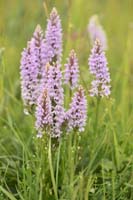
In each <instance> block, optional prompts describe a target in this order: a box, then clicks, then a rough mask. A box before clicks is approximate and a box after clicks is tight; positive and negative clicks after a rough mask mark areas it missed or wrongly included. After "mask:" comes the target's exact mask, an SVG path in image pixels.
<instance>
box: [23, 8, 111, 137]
mask: <svg viewBox="0 0 133 200" xmlns="http://www.w3.org/2000/svg"><path fill="white" fill-rule="evenodd" d="M62 52H63V50H62V27H61V20H60V17H59V15H58V12H57V10H56V9H55V8H53V9H52V11H51V13H50V17H49V19H48V21H47V27H46V31H45V33H44V31H43V30H42V28H41V26H40V25H37V27H36V29H35V31H34V34H33V37H32V38H31V40H30V41H29V42H28V43H27V47H26V48H25V49H24V50H23V52H22V57H21V65H20V76H21V93H22V99H23V103H24V106H25V108H27V110H32V111H33V113H34V115H35V119H36V120H35V128H36V130H37V133H38V134H37V136H38V137H42V136H43V134H44V133H47V134H49V135H50V136H51V137H56V138H58V137H60V136H61V135H62V133H63V130H64V129H65V130H66V131H67V132H68V133H69V132H70V131H72V130H73V129H74V130H75V129H76V130H77V131H79V132H82V131H84V128H85V125H86V120H87V99H86V96H85V91H84V89H83V87H82V86H80V85H79V74H80V73H79V64H78V59H77V55H76V53H75V51H74V50H71V51H70V54H69V57H68V58H67V63H66V64H65V65H64V68H65V70H64V71H62V69H61V68H62V63H61V61H62ZM89 65H90V72H91V74H93V75H94V76H95V77H96V79H95V80H94V81H92V89H91V90H90V91H91V95H92V96H98V95H100V96H102V97H103V96H108V95H109V94H110V86H109V83H110V75H109V72H108V68H107V61H106V57H105V55H104V52H103V49H102V46H101V45H100V42H96V43H95V44H94V47H93V49H92V54H91V56H90V58H89ZM63 72H64V73H63ZM65 84H66V85H67V86H68V87H69V89H70V90H71V91H72V93H73V96H72V99H71V102H70V105H69V108H68V110H66V109H65V107H64V85H65Z"/></svg>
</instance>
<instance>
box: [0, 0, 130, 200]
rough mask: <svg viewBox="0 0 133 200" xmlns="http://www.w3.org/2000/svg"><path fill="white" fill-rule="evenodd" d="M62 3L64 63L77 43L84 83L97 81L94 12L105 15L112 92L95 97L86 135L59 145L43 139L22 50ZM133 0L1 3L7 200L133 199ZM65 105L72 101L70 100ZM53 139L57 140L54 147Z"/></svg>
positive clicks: (0, 138)
mask: <svg viewBox="0 0 133 200" xmlns="http://www.w3.org/2000/svg"><path fill="white" fill-rule="evenodd" d="M54 6H55V7H56V8H57V10H58V12H59V14H60V17H61V19H62V26H63V37H64V38H63V39H64V43H63V47H64V54H63V62H65V61H66V60H65V59H66V56H68V53H69V51H70V50H71V49H72V48H74V49H75V51H76V52H77V55H78V58H79V64H80V72H81V83H82V84H83V86H84V88H85V89H86V95H87V94H88V88H89V86H90V74H89V71H88V64H87V62H88V61H87V59H88V56H89V54H90V48H91V46H90V43H89V38H88V33H87V24H88V21H89V17H90V16H91V15H93V14H98V15H100V17H101V22H102V24H103V26H104V28H105V30H106V32H107V37H108V43H109V49H108V51H107V57H108V62H109V69H110V73H111V79H112V81H111V85H112V94H111V97H110V98H109V99H102V101H101V102H100V107H99V116H98V123H97V134H95V133H94V123H95V118H96V116H95V115H96V101H95V98H92V97H90V96H89V95H87V98H88V121H87V126H86V129H85V132H84V133H82V134H79V133H76V132H73V133H72V134H70V135H66V136H63V137H62V139H61V140H60V142H59V143H57V142H55V141H53V140H52V141H51V140H49V139H48V138H47V136H46V138H43V139H42V140H40V139H37V138H36V132H35V129H34V120H33V118H32V117H31V116H25V115H24V112H23V103H22V100H21V92H20V75H19V65H20V57H21V51H22V49H23V48H24V47H25V46H26V42H27V40H29V39H30V38H31V36H32V33H33V31H34V29H35V27H36V25H37V24H38V23H39V24H41V26H42V27H43V28H45V26H46V16H47V15H48V14H49V12H50V11H51V9H52V8H53V7H54ZM132 8H133V1H132V0H121V1H118V0H117V1H116V0H100V1H99V0H90V1H89V0H62V1H61V0H58V1H54V0H49V1H48V0H47V1H45V3H44V4H43V1H42V0H34V1H33V0H6V1H5V0H0V200H54V199H55V200H57V199H58V200H88V199H90V200H132V199H133V163H132V161H133V160H132V159H133V158H132V152H133V135H132V122H133V115H132V114H133V110H132V109H133V101H132V98H133V92H132V91H133V89H132V88H133V74H132V73H133V53H132V52H133V13H132V12H133V11H132ZM65 101H66V105H67V104H68V102H69V101H70V99H67V98H66V99H65ZM53 144H54V145H53Z"/></svg>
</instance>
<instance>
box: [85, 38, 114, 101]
mask: <svg viewBox="0 0 133 200" xmlns="http://www.w3.org/2000/svg"><path fill="white" fill-rule="evenodd" d="M89 69H90V73H91V74H92V75H93V76H94V80H93V81H92V83H91V89H90V95H91V96H100V97H104V96H109V95H110V93H111V92H110V87H111V86H110V81H111V80H110V73H109V69H108V67H107V59H106V56H105V53H104V51H103V49H102V46H101V43H100V41H99V40H96V41H95V44H94V46H93V48H92V51H91V55H90V57H89Z"/></svg>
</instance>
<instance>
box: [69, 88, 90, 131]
mask: <svg viewBox="0 0 133 200" xmlns="http://www.w3.org/2000/svg"><path fill="white" fill-rule="evenodd" d="M66 116H67V117H66V121H68V131H71V130H73V129H74V128H75V129H77V130H78V131H79V132H82V131H84V127H85V125H86V119H87V100H86V97H85V94H84V90H83V88H82V87H79V89H78V91H77V92H75V94H74V96H73V98H72V102H71V104H70V109H69V110H68V111H67V113H66Z"/></svg>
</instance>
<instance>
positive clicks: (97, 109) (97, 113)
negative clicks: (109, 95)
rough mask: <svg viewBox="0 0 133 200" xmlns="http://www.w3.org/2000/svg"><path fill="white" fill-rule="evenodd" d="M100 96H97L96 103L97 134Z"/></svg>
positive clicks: (95, 127) (95, 128) (95, 129)
mask: <svg viewBox="0 0 133 200" xmlns="http://www.w3.org/2000/svg"><path fill="white" fill-rule="evenodd" d="M100 99H101V98H100V97H98V98H97V105H96V118H95V124H94V132H95V134H97V128H98V117H99V107H100Z"/></svg>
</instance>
